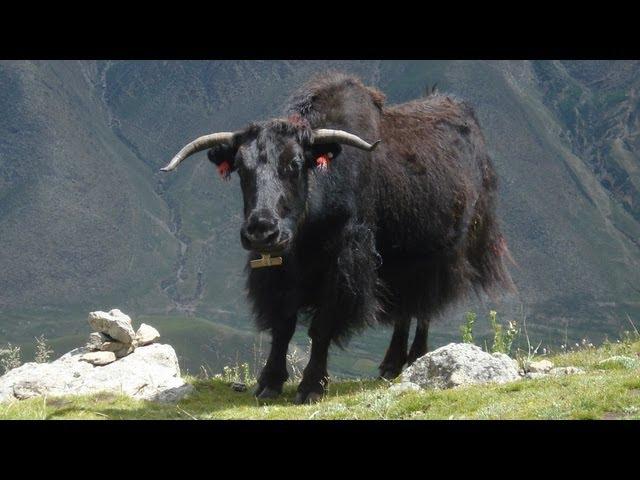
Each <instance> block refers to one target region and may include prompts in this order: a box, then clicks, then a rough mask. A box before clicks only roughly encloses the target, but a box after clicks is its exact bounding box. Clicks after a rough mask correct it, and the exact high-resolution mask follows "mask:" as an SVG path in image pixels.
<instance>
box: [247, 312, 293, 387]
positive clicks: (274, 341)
mask: <svg viewBox="0 0 640 480" xmlns="http://www.w3.org/2000/svg"><path fill="white" fill-rule="evenodd" d="M295 329H296V317H295V316H293V317H291V318H288V319H286V320H285V321H283V322H280V323H277V324H275V325H274V326H273V328H272V329H271V351H270V352H269V358H268V359H267V363H266V364H265V366H264V368H263V369H262V372H261V373H260V377H259V378H258V386H257V387H256V390H255V392H254V394H255V396H256V397H258V398H274V397H277V396H278V395H280V394H281V393H282V385H283V384H284V382H286V381H287V379H288V378H289V373H288V372H287V349H288V347H289V342H290V341H291V337H293V333H294V332H295Z"/></svg>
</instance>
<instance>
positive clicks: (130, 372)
mask: <svg viewBox="0 0 640 480" xmlns="http://www.w3.org/2000/svg"><path fill="white" fill-rule="evenodd" d="M89 324H90V325H91V327H92V328H93V329H94V330H95V332H94V333H92V334H91V335H90V337H89V343H88V344H87V345H86V346H84V347H80V348H76V349H74V350H72V351H70V352H68V353H66V354H65V355H63V356H62V357H60V358H58V359H57V360H55V361H53V362H49V363H35V362H30V363H25V364H24V365H22V366H20V367H18V368H14V369H13V370H10V371H9V372H7V373H6V374H5V375H3V376H1V377H0V403H2V402H9V401H15V400H24V399H27V398H32V397H39V396H44V397H52V396H54V397H55V396H61V395H86V394H95V393H111V394H116V395H118V394H125V395H128V396H131V397H133V398H137V399H144V400H151V401H158V402H176V401H178V400H180V399H182V398H183V397H184V396H186V395H187V394H188V393H189V392H191V391H192V390H193V386H192V385H189V384H188V383H186V382H185V381H184V380H183V379H182V377H181V376H180V366H179V365H178V357H177V355H176V352H175V350H174V349H173V347H171V345H162V344H159V343H155V342H156V341H157V340H158V338H160V334H159V333H158V331H157V330H156V329H155V328H153V327H150V326H149V325H145V324H142V325H141V326H140V328H138V331H137V332H134V330H133V326H132V323H131V318H129V316H127V315H125V314H124V313H122V312H121V311H120V310H117V309H116V310H111V311H110V312H91V313H90V314H89ZM116 360H117V361H116Z"/></svg>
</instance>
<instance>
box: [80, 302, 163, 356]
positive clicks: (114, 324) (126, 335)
mask: <svg viewBox="0 0 640 480" xmlns="http://www.w3.org/2000/svg"><path fill="white" fill-rule="evenodd" d="M89 325H91V328H92V329H93V331H94V332H93V333H92V334H91V335H90V336H89V342H88V343H87V345H86V348H87V349H89V350H90V352H88V353H85V354H83V355H82V357H81V360H83V361H85V362H89V363H91V364H92V365H96V366H101V365H108V364H109V363H112V362H115V361H116V360H117V359H119V358H122V357H125V356H127V355H129V354H130V353H132V352H133V351H134V350H135V349H136V347H142V346H145V345H150V344H152V343H154V342H156V341H157V340H158V339H159V338H160V333H159V332H158V330H156V329H155V328H153V327H152V326H150V325H147V324H146V323H143V324H142V325H140V327H139V328H138V331H137V332H136V331H134V330H133V326H132V324H131V317H129V315H126V314H124V313H122V312H121V311H120V310H118V309H117V308H116V309H113V310H111V311H109V312H101V311H97V312H91V313H90V314H89Z"/></svg>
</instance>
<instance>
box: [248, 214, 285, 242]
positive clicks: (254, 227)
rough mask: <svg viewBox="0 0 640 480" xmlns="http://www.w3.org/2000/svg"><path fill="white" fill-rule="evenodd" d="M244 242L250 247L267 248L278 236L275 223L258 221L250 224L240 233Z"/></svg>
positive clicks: (278, 232) (278, 231)
mask: <svg viewBox="0 0 640 480" xmlns="http://www.w3.org/2000/svg"><path fill="white" fill-rule="evenodd" d="M241 234H242V238H243V239H244V241H245V242H246V243H248V244H250V245H254V246H256V245H263V246H267V245H269V244H271V243H275V242H276V241H277V240H278V237H279V236H280V230H279V229H278V224H277V222H272V221H265V220H262V219H258V220H256V221H253V222H250V223H249V224H248V225H247V226H246V227H245V228H244V229H243V230H242V232H241Z"/></svg>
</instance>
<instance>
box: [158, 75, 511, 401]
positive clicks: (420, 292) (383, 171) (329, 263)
mask: <svg viewBox="0 0 640 480" xmlns="http://www.w3.org/2000/svg"><path fill="white" fill-rule="evenodd" d="M384 101H385V97H384V95H383V94H382V93H381V92H380V91H378V90H376V89H374V88H371V87H367V86H365V85H364V84H363V83H362V82H361V81H360V80H359V79H357V78H354V77H351V76H348V75H344V74H339V73H331V74H323V75H320V76H318V77H316V78H314V79H312V80H311V81H310V82H309V83H307V84H306V85H305V86H304V87H302V89H301V90H299V91H298V92H297V93H295V94H294V95H293V96H292V97H291V99H290V100H289V102H288V104H287V106H286V107H285V112H284V117H283V118H277V119H271V120H268V121H265V122H259V123H253V124H250V125H249V126H248V127H246V128H244V129H243V130H240V131H237V132H224V133H214V134H211V135H206V136H204V137H200V138H198V139H197V140H195V141H193V142H192V143H190V144H188V145H187V146H186V147H184V148H183V149H182V150H181V151H180V152H179V153H178V154H177V155H176V156H175V157H174V158H173V160H172V161H171V162H170V163H169V164H168V165H167V166H166V167H165V168H164V169H163V170H164V171H169V170H173V169H174V168H175V167H176V166H177V165H178V164H179V163H180V162H181V161H182V160H184V159H185V158H186V157H188V156H189V155H191V154H193V153H195V152H198V151H201V150H205V149H208V148H210V150H209V152H208V157H209V159H210V160H211V161H212V162H213V163H214V164H216V165H217V167H218V170H219V171H220V173H221V175H222V176H228V175H229V174H230V173H231V172H237V173H238V175H239V176H240V182H241V187H242V194H243V197H244V218H245V220H244V224H243V226H242V229H241V232H240V238H241V242H242V245H243V246H244V248H246V249H247V250H249V251H250V253H249V258H248V260H249V262H248V264H247V270H248V282H247V285H248V295H249V300H250V302H251V304H252V307H253V311H254V313H255V317H256V322H257V326H258V328H259V329H260V330H268V331H270V333H271V337H272V343H271V351H270V354H269V358H268V360H267V362H266V364H265V366H264V368H263V370H262V373H261V374H260V377H259V379H258V387H257V389H256V392H255V394H256V395H257V396H258V397H259V398H269V397H274V396H277V395H278V394H280V393H281V391H282V385H283V383H284V382H285V381H286V380H287V379H288V377H289V375H288V373H287V366H286V353H287V348H288V345H289V342H290V340H291V337H292V335H293V333H294V330H295V327H296V322H297V320H298V317H299V316H300V315H301V314H304V315H308V317H309V319H310V327H309V336H310V337H311V340H312V344H311V356H310V359H309V363H308V365H307V366H306V368H305V370H304V373H303V378H302V381H301V382H300V385H299V387H298V393H297V396H296V402H297V403H305V402H312V401H315V400H317V399H318V398H320V397H321V395H322V394H323V393H324V391H325V386H326V382H327V380H328V374H327V355H328V349H329V345H330V343H331V342H334V343H335V344H337V345H344V343H345V341H346V340H347V339H348V338H349V336H350V335H352V334H353V333H354V332H356V331H358V330H360V329H361V328H363V327H365V326H367V325H371V324H375V323H378V322H380V323H383V324H392V325H393V326H394V330H393V335H392V338H391V343H390V345H389V348H388V350H387V352H386V355H385V357H384V360H383V361H382V363H381V365H380V375H381V376H382V377H385V378H393V377H395V376H397V375H398V374H399V373H400V372H401V370H402V368H403V366H404V365H405V364H411V363H412V362H413V361H414V360H415V359H417V358H418V357H420V356H422V355H424V354H425V353H426V351H427V333H428V328H429V322H430V320H431V319H432V318H433V317H434V316H435V315H437V314H438V313H439V312H440V311H442V309H443V308H444V307H445V306H447V305H449V304H451V303H452V302H453V301H454V300H457V299H459V298H461V297H462V296H463V295H464V294H465V293H466V292H468V291H474V290H475V291H476V292H479V291H491V290H494V289H495V287H501V286H503V287H511V285H512V283H511V279H510V277H509V274H508V272H507V270H506V268H505V265H504V264H503V260H504V257H505V253H506V252H507V250H506V244H505V241H504V239H503V236H502V235H501V233H500V229H499V226H498V224H497V221H496V213H495V203H496V186H497V184H496V174H495V172H494V169H493V166H492V163H491V160H490V158H489V155H488V154H487V149H486V147H485V142H484V139H483V135H482V132H481V130H480V127H479V125H478V121H477V119H476V117H475V114H474V112H473V110H472V108H471V107H470V106H469V105H467V104H466V103H464V102H461V101H459V100H456V99H454V98H452V97H450V96H446V95H441V94H438V93H433V92H430V93H429V94H428V95H427V96H426V97H424V98H420V99H418V100H414V101H411V102H407V103H403V104H401V105H393V106H385V104H384ZM369 142H371V143H369ZM378 142H379V143H378ZM250 266H251V267H255V268H249V267H250ZM257 267H267V268H257ZM412 318H416V319H417V327H416V334H415V339H414V340H413V343H412V345H411V348H410V349H408V337H409V327H410V324H411V320H412Z"/></svg>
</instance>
